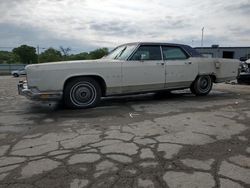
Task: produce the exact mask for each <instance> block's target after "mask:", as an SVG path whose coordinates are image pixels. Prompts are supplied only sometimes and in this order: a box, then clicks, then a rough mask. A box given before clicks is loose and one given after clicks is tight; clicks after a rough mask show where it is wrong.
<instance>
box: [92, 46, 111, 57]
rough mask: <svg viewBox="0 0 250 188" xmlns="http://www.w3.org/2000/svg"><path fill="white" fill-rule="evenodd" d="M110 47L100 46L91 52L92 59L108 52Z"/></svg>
mask: <svg viewBox="0 0 250 188" xmlns="http://www.w3.org/2000/svg"><path fill="white" fill-rule="evenodd" d="M108 51H109V50H108V48H99V49H96V50H94V51H92V52H90V53H89V56H90V59H100V58H102V57H103V56H105V55H107V54H108Z"/></svg>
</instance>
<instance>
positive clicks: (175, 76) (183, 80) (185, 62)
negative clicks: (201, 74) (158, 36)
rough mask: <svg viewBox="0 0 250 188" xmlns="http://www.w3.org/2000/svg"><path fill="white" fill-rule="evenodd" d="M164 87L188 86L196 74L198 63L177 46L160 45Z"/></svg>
mask: <svg viewBox="0 0 250 188" xmlns="http://www.w3.org/2000/svg"><path fill="white" fill-rule="evenodd" d="M162 53H163V59H164V62H165V67H166V84H165V87H166V88H180V87H189V86H190V84H191V83H192V82H193V81H194V80H195V78H196V76H197V74H198V64H197V62H194V61H192V58H191V57H189V55H188V54H187V53H186V52H185V51H184V50H183V49H182V48H180V47H178V46H162Z"/></svg>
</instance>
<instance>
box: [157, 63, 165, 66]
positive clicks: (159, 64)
mask: <svg viewBox="0 0 250 188" xmlns="http://www.w3.org/2000/svg"><path fill="white" fill-rule="evenodd" d="M156 65H162V66H163V65H164V63H156Z"/></svg>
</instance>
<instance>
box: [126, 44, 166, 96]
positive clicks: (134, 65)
mask: <svg viewBox="0 0 250 188" xmlns="http://www.w3.org/2000/svg"><path fill="white" fill-rule="evenodd" d="M164 85H165V64H164V62H163V59H162V53H161V47H160V45H140V46H139V47H138V48H137V49H136V51H135V52H134V53H133V54H132V55H131V57H130V58H129V59H128V60H127V61H124V62H123V63H122V92H123V93H131V92H132V93H133V92H142V91H152V90H160V89H163V88H164Z"/></svg>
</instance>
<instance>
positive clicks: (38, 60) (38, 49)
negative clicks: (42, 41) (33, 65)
mask: <svg viewBox="0 0 250 188" xmlns="http://www.w3.org/2000/svg"><path fill="white" fill-rule="evenodd" d="M39 51H40V48H39V45H37V63H40V59H39V55H40V54H39Z"/></svg>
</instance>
